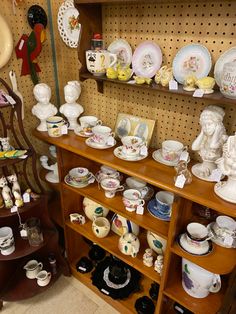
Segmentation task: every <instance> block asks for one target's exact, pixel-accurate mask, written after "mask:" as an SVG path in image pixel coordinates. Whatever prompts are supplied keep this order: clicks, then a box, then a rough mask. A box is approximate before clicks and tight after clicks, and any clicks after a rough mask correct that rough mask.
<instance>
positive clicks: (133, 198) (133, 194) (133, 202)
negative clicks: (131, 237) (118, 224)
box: [122, 189, 145, 212]
mask: <svg viewBox="0 0 236 314" xmlns="http://www.w3.org/2000/svg"><path fill="white" fill-rule="evenodd" d="M122 201H123V204H124V206H125V209H126V210H127V211H128V212H134V211H136V210H141V211H143V210H144V204H145V201H144V199H143V198H142V194H141V192H140V191H139V190H136V189H128V190H125V191H124V192H123V198H122Z"/></svg>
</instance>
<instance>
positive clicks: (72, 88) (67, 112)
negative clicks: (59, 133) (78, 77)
mask: <svg viewBox="0 0 236 314" xmlns="http://www.w3.org/2000/svg"><path fill="white" fill-rule="evenodd" d="M80 93H81V87H80V83H79V82H78V81H69V82H68V83H67V85H66V86H65V87H64V95H65V101H66V103H65V104H64V105H62V106H61V107H60V109H59V110H60V112H61V113H62V114H64V116H65V117H66V118H67V120H68V122H69V127H68V129H69V130H74V129H75V128H76V127H78V126H79V124H78V122H77V119H78V117H79V116H80V115H81V113H83V112H84V108H83V107H82V106H81V105H80V104H78V103H77V102H76V100H77V99H78V98H79V96H80Z"/></svg>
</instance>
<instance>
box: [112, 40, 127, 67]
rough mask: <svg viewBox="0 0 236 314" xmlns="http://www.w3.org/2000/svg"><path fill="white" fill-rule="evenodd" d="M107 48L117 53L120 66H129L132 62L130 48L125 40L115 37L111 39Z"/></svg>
mask: <svg viewBox="0 0 236 314" xmlns="http://www.w3.org/2000/svg"><path fill="white" fill-rule="evenodd" d="M107 50H108V51H110V52H111V53H115V54H116V55H117V60H118V62H119V63H120V64H121V66H123V67H124V66H130V64H131V62H132V48H131V47H130V44H129V43H128V42H127V41H126V40H124V39H117V40H115V41H113V42H112V43H111V44H110V45H109V46H108V48H107Z"/></svg>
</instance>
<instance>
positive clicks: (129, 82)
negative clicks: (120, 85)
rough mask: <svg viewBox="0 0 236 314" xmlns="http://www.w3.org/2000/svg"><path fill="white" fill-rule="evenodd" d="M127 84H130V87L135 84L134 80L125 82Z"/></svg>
mask: <svg viewBox="0 0 236 314" xmlns="http://www.w3.org/2000/svg"><path fill="white" fill-rule="evenodd" d="M127 84H131V85H132V84H136V82H135V80H130V81H128V82H127Z"/></svg>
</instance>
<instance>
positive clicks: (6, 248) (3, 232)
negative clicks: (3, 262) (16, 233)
mask: <svg viewBox="0 0 236 314" xmlns="http://www.w3.org/2000/svg"><path fill="white" fill-rule="evenodd" d="M0 251H1V254H2V255H10V254H11V253H13V252H14V251H15V243H14V237H13V232H12V229H11V228H10V227H2V228H0Z"/></svg>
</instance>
